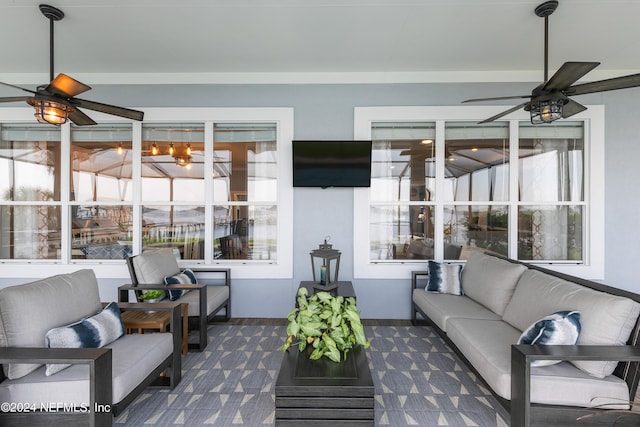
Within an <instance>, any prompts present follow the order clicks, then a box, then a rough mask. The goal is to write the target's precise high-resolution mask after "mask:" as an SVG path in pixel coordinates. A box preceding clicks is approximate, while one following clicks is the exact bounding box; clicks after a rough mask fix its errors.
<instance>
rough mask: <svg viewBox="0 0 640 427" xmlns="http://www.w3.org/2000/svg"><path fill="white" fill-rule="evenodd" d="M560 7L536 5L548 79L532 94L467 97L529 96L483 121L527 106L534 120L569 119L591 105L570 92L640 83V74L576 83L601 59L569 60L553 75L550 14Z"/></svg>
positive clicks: (534, 122)
mask: <svg viewBox="0 0 640 427" xmlns="http://www.w3.org/2000/svg"><path fill="white" fill-rule="evenodd" d="M557 7H558V2H557V1H555V0H552V1H546V2H544V3H542V4H540V5H539V6H538V7H536V8H535V13H536V15H537V16H539V17H541V18H544V80H545V81H544V82H543V83H541V84H540V85H539V86H538V87H536V88H535V89H533V91H532V92H531V95H517V96H502V97H497V98H477V99H467V100H465V101H462V102H479V101H497V100H504V99H518V98H529V100H528V101H527V102H523V103H522V104H520V105H516V106H515V107H513V108H509V109H508V110H506V111H503V112H501V113H499V114H496V115H495V116H493V117H489V118H488V119H485V120H483V121H481V122H479V123H487V122H492V121H494V120H497V119H499V118H500V117H503V116H506V115H507V114H510V113H513V112H514V111H516V110H519V109H521V108H524V110H525V111H529V112H530V113H531V123H533V124H540V123H551V122H553V121H554V120H558V119H560V118H563V119H566V118H567V117H571V116H573V115H574V114H577V113H579V112H581V111H584V110H586V109H587V107H585V106H584V105H582V104H580V103H578V102H576V101H574V100H572V99H570V98H569V96H575V95H585V94H587V93H595V92H604V91H608V90H616V89H626V88H631V87H636V86H640V74H632V75H629V76H622V77H616V78H612V79H607V80H599V81H595V82H591V83H584V84H578V85H573V84H574V83H575V82H576V81H578V80H579V79H580V78H582V77H583V76H584V75H586V74H587V73H588V72H590V71H591V70H593V69H594V68H596V67H597V66H598V65H600V63H599V62H565V63H564V64H563V65H562V67H560V69H558V71H556V73H555V74H554V75H553V76H551V78H550V79H549V78H548V76H549V52H548V46H549V15H551V14H552V13H553V12H554V11H555V10H556V8H557Z"/></svg>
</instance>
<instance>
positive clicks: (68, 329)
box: [45, 302, 124, 376]
mask: <svg viewBox="0 0 640 427" xmlns="http://www.w3.org/2000/svg"><path fill="white" fill-rule="evenodd" d="M123 334H124V325H123V324H122V317H121V316H120V308H119V307H118V304H117V303H115V302H112V303H109V304H108V305H107V306H106V307H105V308H104V309H103V310H102V311H101V312H100V313H98V314H96V315H94V316H91V317H88V318H86V319H83V320H81V321H79V322H76V323H72V324H71V325H67V326H62V327H60V328H53V329H51V330H49V331H48V332H47V334H46V335H45V344H46V346H47V347H49V348H100V347H104V346H105V345H107V344H109V343H111V342H113V341H115V340H117V339H118V338H120V337H121V336H122V335H123ZM69 366H71V365H68V364H61V363H50V364H47V368H46V371H45V374H46V375H47V376H50V375H53V374H55V373H57V372H60V371H62V370H63V369H65V368H68V367H69Z"/></svg>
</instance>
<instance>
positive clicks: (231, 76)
mask: <svg viewBox="0 0 640 427" xmlns="http://www.w3.org/2000/svg"><path fill="white" fill-rule="evenodd" d="M552 72H553V71H551V73H552ZM637 72H640V70H617V71H616V70H601V71H597V70H596V71H593V72H591V73H589V75H588V78H586V79H583V80H581V81H584V82H587V81H595V80H601V79H608V78H613V77H618V76H623V75H627V74H633V73H637ZM73 77H74V78H75V79H78V80H80V81H82V82H85V83H87V84H89V85H99V84H105V85H106V84H136V85H146V84H376V83H379V84H382V83H491V82H494V83H500V82H542V80H543V76H542V75H541V72H540V70H536V71H497V70H493V71H424V72H294V73H277V72H276V73H267V72H256V73H248V72H243V73H73ZM48 80H49V75H48V74H47V73H0V81H3V82H7V83H11V84H15V85H33V86H37V85H40V84H43V83H44V82H46V81H48ZM7 90H8V89H7V88H2V90H0V92H6V91H7Z"/></svg>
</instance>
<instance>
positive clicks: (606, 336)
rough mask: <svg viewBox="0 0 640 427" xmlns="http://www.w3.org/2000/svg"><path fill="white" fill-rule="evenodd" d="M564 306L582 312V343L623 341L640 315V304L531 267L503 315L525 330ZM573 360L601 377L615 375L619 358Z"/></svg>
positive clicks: (579, 339) (590, 372)
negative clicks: (590, 360) (595, 360)
mask: <svg viewBox="0 0 640 427" xmlns="http://www.w3.org/2000/svg"><path fill="white" fill-rule="evenodd" d="M562 310H577V311H580V312H581V314H580V325H581V331H580V337H579V338H578V342H577V344H578V345H623V344H625V343H626V342H627V340H628V339H629V334H630V333H631V330H632V329H633V325H634V323H635V321H636V319H637V318H638V315H640V304H638V303H637V302H635V301H632V300H630V299H628V298H623V297H619V296H615V295H610V294H606V293H604V292H599V291H596V290H593V289H588V288H585V287H583V286H580V285H578V284H575V283H571V282H568V281H566V280H562V279H560V278H557V277H555V276H551V275H549V274H546V273H543V272H540V271H536V270H528V271H527V272H525V273H524V274H523V275H522V277H521V278H520V281H519V282H518V286H517V287H516V291H515V293H514V295H513V298H512V299H511V302H510V303H509V305H508V306H507V308H506V310H505V312H504V315H503V319H504V320H505V321H506V322H508V323H509V324H511V325H512V326H514V327H516V328H518V329H519V330H521V331H522V330H525V329H526V328H527V327H529V325H531V324H532V323H533V322H535V321H536V320H538V319H540V318H542V317H544V316H547V315H549V314H551V313H555V312H557V311H562ZM572 363H574V364H575V365H576V366H578V367H579V368H580V369H583V370H584V371H585V372H587V373H589V374H591V375H593V376H595V377H598V378H604V377H606V376H608V375H611V373H612V372H613V370H614V369H615V366H616V365H617V362H582V361H575V362H572Z"/></svg>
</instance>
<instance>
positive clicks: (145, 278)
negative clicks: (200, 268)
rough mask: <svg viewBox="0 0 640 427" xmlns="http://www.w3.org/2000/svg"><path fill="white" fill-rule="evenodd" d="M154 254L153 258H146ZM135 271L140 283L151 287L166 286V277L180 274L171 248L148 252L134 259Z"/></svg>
mask: <svg viewBox="0 0 640 427" xmlns="http://www.w3.org/2000/svg"><path fill="white" fill-rule="evenodd" d="M149 253H153V256H148V257H147V256H145V255H146V254H149ZM132 264H133V270H134V272H135V273H136V278H137V279H138V283H141V284H149V285H159V284H162V285H164V278H165V277H166V276H174V275H176V274H180V266H178V261H177V260H176V257H175V256H174V255H173V250H172V249H170V248H162V249H152V250H146V251H144V252H143V253H142V254H140V255H138V256H135V257H133V259H132Z"/></svg>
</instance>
